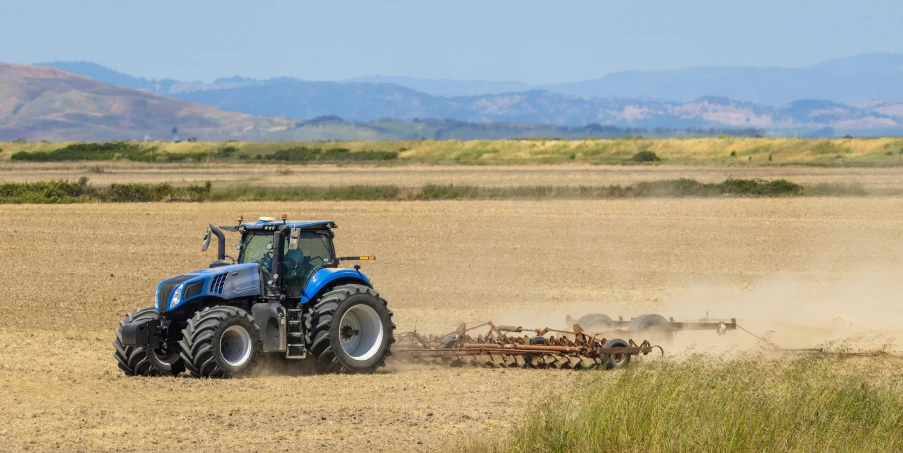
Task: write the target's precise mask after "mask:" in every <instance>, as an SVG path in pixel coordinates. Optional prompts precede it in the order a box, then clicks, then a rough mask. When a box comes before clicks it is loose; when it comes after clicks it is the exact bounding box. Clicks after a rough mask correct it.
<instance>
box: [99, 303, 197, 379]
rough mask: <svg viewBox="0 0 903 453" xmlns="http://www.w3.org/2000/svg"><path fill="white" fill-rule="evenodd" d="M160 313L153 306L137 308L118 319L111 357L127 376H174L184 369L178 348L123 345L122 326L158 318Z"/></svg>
mask: <svg viewBox="0 0 903 453" xmlns="http://www.w3.org/2000/svg"><path fill="white" fill-rule="evenodd" d="M159 317H160V314H159V313H157V310H156V309H154V308H153V307H148V308H139V309H137V310H135V311H133V312H132V313H129V314H127V315H125V318H123V319H122V321H119V328H118V329H116V340H115V341H114V342H113V347H114V348H116V351H114V352H113V357H115V358H116V361H117V362H118V363H119V369H121V370H122V371H123V372H124V373H125V374H126V375H127V376H157V375H171V376H175V375H177V374H179V373H181V372H183V371H185V362H183V361H182V358H181V357H180V356H179V351H178V348H177V347H176V348H171V347H169V345H162V346H161V347H160V348H158V349H151V348H139V347H133V346H125V345H123V344H122V326H124V325H126V324H128V323H130V322H133V321H141V320H144V319H158V318H159Z"/></svg>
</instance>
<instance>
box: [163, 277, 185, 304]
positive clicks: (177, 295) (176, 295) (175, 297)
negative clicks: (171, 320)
mask: <svg viewBox="0 0 903 453" xmlns="http://www.w3.org/2000/svg"><path fill="white" fill-rule="evenodd" d="M184 287H185V284H184V283H182V284H181V285H179V286H177V287H176V290H175V291H173V292H172V299H169V308H167V310H172V309H173V308H176V306H178V305H179V303H180V302H182V288H184Z"/></svg>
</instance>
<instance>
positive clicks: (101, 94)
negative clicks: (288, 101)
mask: <svg viewBox="0 0 903 453" xmlns="http://www.w3.org/2000/svg"><path fill="white" fill-rule="evenodd" d="M278 123H279V121H273V120H267V119H261V118H254V117H253V116H251V115H248V114H243V113H235V112H226V111H223V110H219V109H216V108H212V107H209V106H205V105H200V104H194V103H190V102H186V101H181V100H178V99H173V98H170V97H165V96H159V95H155V94H151V93H148V92H146V91H140V90H135V89H130V88H123V87H119V86H114V85H111V84H107V83H102V82H98V81H96V80H93V79H90V78H87V77H83V76H80V75H75V74H71V73H68V72H64V71H61V70H59V69H55V68H48V67H35V66H27V65H14V64H6V63H0V140H16V139H20V138H22V139H31V140H37V139H42V140H108V139H125V138H143V137H145V136H149V137H151V138H158V139H160V138H163V139H171V138H172V137H173V135H179V136H184V137H188V136H198V137H222V136H226V135H230V134H241V135H245V136H246V135H248V134H253V132H254V131H256V130H265V129H269V128H272V127H278ZM173 128H176V134H173Z"/></svg>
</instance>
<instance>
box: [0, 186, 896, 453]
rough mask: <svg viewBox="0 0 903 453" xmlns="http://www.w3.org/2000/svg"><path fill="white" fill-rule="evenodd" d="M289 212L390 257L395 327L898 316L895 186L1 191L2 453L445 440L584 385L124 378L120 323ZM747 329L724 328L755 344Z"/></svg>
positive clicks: (383, 278)
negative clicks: (25, 197)
mask: <svg viewBox="0 0 903 453" xmlns="http://www.w3.org/2000/svg"><path fill="white" fill-rule="evenodd" d="M283 211H287V212H288V213H289V214H290V217H292V218H298V219H333V220H335V221H336V222H337V223H338V224H339V229H338V230H337V231H336V234H337V238H336V244H337V249H338V252H339V253H340V254H346V255H348V254H358V253H360V254H374V255H376V256H377V257H378V259H377V261H376V262H373V263H365V264H364V271H365V272H366V273H368V275H370V276H371V277H372V279H373V281H374V284H375V286H376V287H377V289H378V290H379V291H380V292H381V294H382V295H383V296H384V297H386V298H387V299H388V300H389V303H390V306H391V307H392V308H393V310H394V311H395V320H396V323H397V324H398V329H399V331H404V330H412V329H415V328H416V329H417V330H418V331H421V332H427V333H441V332H446V331H450V330H453V329H454V327H455V326H456V325H457V323H459V322H462V321H463V322H469V323H475V322H480V321H485V320H487V319H493V320H495V321H498V322H505V323H519V324H524V325H526V324H533V325H536V326H539V327H543V326H544V325H548V326H550V327H564V326H565V323H564V315H565V314H574V315H580V314H583V313H585V312H588V311H604V312H606V313H608V314H610V315H614V316H617V315H622V316H625V317H626V316H630V315H635V314H638V313H641V312H644V311H650V310H655V311H656V312H661V313H662V314H664V315H666V316H675V317H702V316H705V315H706V312H708V313H709V315H710V316H712V317H731V316H736V317H738V318H740V319H742V320H747V319H748V320H749V322H751V323H753V322H759V321H762V320H764V319H766V318H779V319H780V320H782V321H784V322H788V323H802V324H808V325H823V324H824V323H830V322H832V320H836V318H837V317H840V316H843V317H844V319H850V320H852V322H854V323H855V327H857V328H858V327H862V328H885V327H887V324H891V323H893V321H894V320H899V319H900V315H901V312H900V308H899V307H898V305H899V303H898V301H899V294H900V291H899V290H900V289H903V288H901V284H900V283H898V282H897V281H898V280H899V275H900V271H901V268H903V265H901V257H903V234H901V232H903V198H898V197H869V198H842V199H833V198H794V199H682V200H652V199H649V200H606V201H538V202H531V201H451V202H346V203H215V204H214V203H211V204H115V205H114V204H105V205H100V204H90V205H64V206H32V205H22V206H9V205H5V206H2V207H0V220H2V222H0V238H2V239H0V282H2V291H0V389H2V391H0V439H2V442H0V450H2V451H25V450H31V451H46V450H61V451H168V450H182V451H229V450H232V451H304V450H311V449H324V450H326V451H333V450H338V449H340V448H341V449H348V448H355V449H362V451H446V450H449V449H454V448H455V447H456V446H458V445H461V443H462V442H465V441H466V440H467V439H472V438H487V437H495V436H504V435H505V433H506V432H507V429H508V427H509V426H510V424H511V423H513V422H515V421H516V420H517V419H518V417H521V416H522V415H523V414H524V413H525V411H527V410H531V408H533V407H535V406H533V405H532V403H536V402H537V401H538V400H539V399H540V398H542V396H543V395H544V394H545V392H548V391H559V390H561V389H565V388H567V386H568V385H569V384H570V383H571V382H572V381H573V380H574V379H579V377H580V375H581V372H576V371H563V370H519V369H482V368H441V367H429V366H421V365H408V364H400V363H394V362H392V363H390V364H389V366H388V367H386V368H385V369H381V370H380V372H379V373H377V374H375V375H370V376H311V375H306V374H303V373H300V372H297V371H296V370H292V369H289V370H286V369H275V368H267V367H263V368H261V369H260V370H259V372H258V373H257V374H256V375H254V376H251V377H246V378H241V379H233V380H227V381H222V380H196V379H191V378H188V377H181V376H180V377H177V378H129V377H126V376H124V375H122V373H121V372H120V371H119V370H118V368H117V367H116V363H115V361H114V359H113V357H112V346H111V341H112V339H113V331H114V329H115V327H116V326H117V322H118V320H119V319H120V318H121V317H122V316H123V315H124V314H125V313H126V312H128V311H131V310H133V309H134V308H136V307H143V306H148V305H151V304H152V299H153V295H154V289H155V286H156V284H157V282H158V281H160V280H161V279H164V278H167V277H170V276H173V275H177V274H180V273H183V272H186V271H190V270H193V269H196V268H201V267H206V265H207V264H208V263H209V262H210V261H212V259H213V258H212V256H211V255H210V253H209V252H208V253H207V254H202V253H200V252H199V251H198V247H199V246H200V241H201V235H202V232H203V228H204V226H205V225H206V223H208V222H212V223H217V224H231V223H232V222H233V219H234V218H235V216H236V214H238V213H244V214H245V216H246V218H256V217H257V216H259V215H274V214H275V215H278V213H279V212H283ZM230 244H231V241H230ZM227 250H232V249H231V247H230V248H227ZM895 300H896V302H894V301H895ZM541 324H542V325H541ZM891 327H892V326H891ZM732 334H734V335H733V336H729V337H727V339H725V340H724V341H728V342H734V341H736V342H739V341H740V340H739V338H741V337H739V336H737V335H740V333H739V332H736V333H732ZM699 335H705V336H700V337H698V338H699V339H700V340H699V341H700V344H708V342H709V340H710V339H711V340H712V342H714V341H715V335H714V334H713V333H710V332H705V333H700V334H699ZM690 338H691V339H692V338H697V337H690ZM791 340H793V339H791V338H789V337H788V338H787V339H786V341H791ZM800 341H801V342H804V341H803V340H800ZM806 341H808V340H806ZM666 349H667V348H666ZM646 360H652V359H651V358H646ZM638 362H639V363H637V364H636V366H642V363H641V362H642V361H638Z"/></svg>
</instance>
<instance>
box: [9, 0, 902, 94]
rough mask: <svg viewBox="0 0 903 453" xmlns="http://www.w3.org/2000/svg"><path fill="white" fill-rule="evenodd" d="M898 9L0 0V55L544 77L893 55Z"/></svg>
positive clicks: (862, 0)
mask: <svg viewBox="0 0 903 453" xmlns="http://www.w3.org/2000/svg"><path fill="white" fill-rule="evenodd" d="M901 19H903V2H900V1H898V0H896V1H893V0H858V1H832V0H820V1H814V0H755V1H753V0H746V1H736V0H722V1H711V0H680V1H675V0H621V1H608V0H596V1H591V0H589V1H585V0H573V1H560V2H553V1H528V0H520V1H507V0H505V1H502V0H498V1H491V0H483V1H471V0H455V1H444V2H440V1H434V0H418V1H407V0H404V1H388V0H387V1H381V2H376V1H369V2H368V1H357V2H352V1H335V0H321V1H317V2H309V1H278V0H271V1H259V2H251V1H238V0H219V1H206V0H195V1H191V0H184V1H171V0H156V1H153V2H137V1H131V0H108V1H101V0H80V1H73V0H0V21H2V22H0V23H2V26H0V61H5V62H11V63H34V62H45V61H53V60H87V61H94V62H97V63H101V64H103V65H106V66H109V67H112V68H114V69H117V70H119V71H122V72H125V73H128V74H132V75H137V76H146V77H155V78H164V77H171V78H177V79H182V80H202V81H209V80H212V79H214V78H216V77H221V76H233V75H242V76H250V77H257V78H267V77H273V76H292V77H299V78H303V79H308V80H340V79H346V78H350V77H355V76H366V75H387V76H412V77H419V78H448V79H484V80H522V81H526V82H531V83H554V82H566V81H574V80H584V79H591V78H597V77H600V76H602V75H604V74H606V73H610V72H616V71H622V70H631V69H636V70H655V69H667V68H679V67H686V66H700V65H706V66H727V65H744V66H789V67H799V66H805V65H808V64H812V63H817V62H821V61H824V60H828V59H831V58H837V57H844V56H850V55H854V54H858V53H866V52H892V53H903V21H901Z"/></svg>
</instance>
